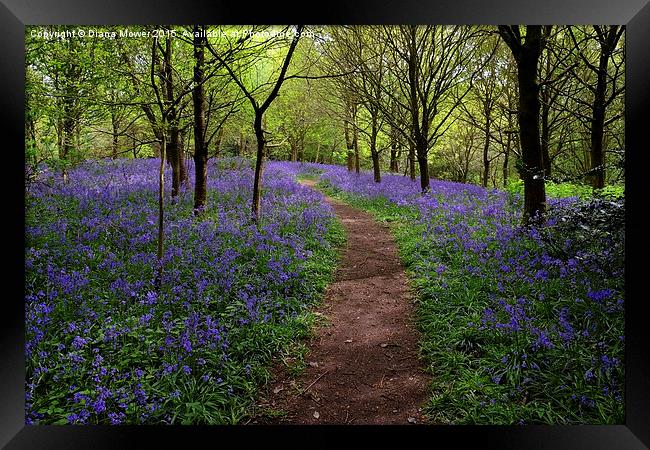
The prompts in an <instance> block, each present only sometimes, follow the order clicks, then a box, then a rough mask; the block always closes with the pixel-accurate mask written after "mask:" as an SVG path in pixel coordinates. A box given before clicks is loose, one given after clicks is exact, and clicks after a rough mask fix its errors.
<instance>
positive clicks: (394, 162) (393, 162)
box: [390, 127, 399, 173]
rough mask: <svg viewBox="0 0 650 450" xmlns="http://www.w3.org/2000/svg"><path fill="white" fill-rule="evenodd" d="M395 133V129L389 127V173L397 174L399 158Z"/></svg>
mask: <svg viewBox="0 0 650 450" xmlns="http://www.w3.org/2000/svg"><path fill="white" fill-rule="evenodd" d="M396 133H397V131H396V130H395V127H391V133H390V171H391V172H396V173H397V172H399V156H398V153H397V151H398V149H397V136H396Z"/></svg>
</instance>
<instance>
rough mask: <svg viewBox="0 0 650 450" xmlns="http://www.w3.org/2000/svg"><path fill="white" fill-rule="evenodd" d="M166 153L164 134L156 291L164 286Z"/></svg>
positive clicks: (159, 200)
mask: <svg viewBox="0 0 650 450" xmlns="http://www.w3.org/2000/svg"><path fill="white" fill-rule="evenodd" d="M165 153H166V137H165V134H164V133H163V134H162V141H161V142H160V168H159V171H158V251H157V253H156V256H157V261H158V267H157V270H156V279H155V281H154V283H155V286H156V289H160V286H161V285H162V273H163V253H164V248H165V247H164V245H165V242H164V241H165Z"/></svg>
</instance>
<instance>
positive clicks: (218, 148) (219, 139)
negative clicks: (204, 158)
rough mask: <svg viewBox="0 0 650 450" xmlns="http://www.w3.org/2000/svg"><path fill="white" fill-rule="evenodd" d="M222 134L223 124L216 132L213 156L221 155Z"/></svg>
mask: <svg viewBox="0 0 650 450" xmlns="http://www.w3.org/2000/svg"><path fill="white" fill-rule="evenodd" d="M223 134H224V127H223V125H222V126H221V128H219V131H218V132H217V140H216V142H215V144H214V157H215V158H218V157H219V156H221V144H222V143H223Z"/></svg>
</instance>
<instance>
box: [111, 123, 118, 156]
mask: <svg viewBox="0 0 650 450" xmlns="http://www.w3.org/2000/svg"><path fill="white" fill-rule="evenodd" d="M111 125H112V126H113V145H112V149H111V150H112V152H111V156H112V158H113V159H115V158H117V156H118V151H117V142H118V140H117V139H118V131H119V130H118V124H117V117H115V114H114V113H111Z"/></svg>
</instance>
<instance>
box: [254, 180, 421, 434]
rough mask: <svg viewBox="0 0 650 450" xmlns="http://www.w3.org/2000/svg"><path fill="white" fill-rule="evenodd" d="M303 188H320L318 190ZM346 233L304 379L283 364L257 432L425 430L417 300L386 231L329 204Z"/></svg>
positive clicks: (268, 391) (351, 210)
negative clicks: (269, 427)
mask: <svg viewBox="0 0 650 450" xmlns="http://www.w3.org/2000/svg"><path fill="white" fill-rule="evenodd" d="M303 184H305V185H307V186H310V187H313V186H314V182H309V181H304V182H303ZM326 201H327V202H328V203H329V204H331V205H332V207H333V208H334V211H335V213H336V215H337V216H338V217H339V219H340V220H341V222H342V223H343V225H344V227H345V230H346V232H347V243H346V246H345V248H344V249H343V250H342V254H341V261H340V264H339V266H338V268H337V271H336V274H335V280H334V282H333V283H331V284H330V285H329V286H328V288H327V290H326V292H325V297H324V300H323V305H322V306H321V307H320V308H319V309H318V313H319V314H322V315H323V316H324V317H325V320H324V321H323V322H324V324H323V325H321V326H319V327H318V328H317V329H316V330H315V337H314V338H313V339H312V340H311V342H309V351H308V353H307V355H306V357H305V361H306V369H305V370H304V371H303V372H302V373H301V374H300V375H298V376H295V375H291V374H289V373H288V372H287V370H286V367H285V366H284V365H283V364H281V365H280V366H279V367H277V368H276V369H275V370H274V373H273V377H272V379H271V381H270V382H269V383H268V384H267V386H266V388H265V391H264V392H263V394H262V397H261V399H260V404H259V406H260V407H261V409H262V410H266V411H275V412H276V413H277V412H278V411H282V412H283V413H282V415H273V414H268V413H267V414H266V415H261V416H259V417H255V418H253V419H252V420H251V421H249V422H248V423H251V424H413V423H423V421H424V419H423V417H422V415H421V408H422V406H423V404H424V402H425V401H426V394H427V385H428V376H427V375H426V374H425V373H424V372H423V370H422V369H421V364H420V361H419V360H418V354H417V343H418V332H417V329H416V327H415V324H414V309H415V307H414V304H413V299H414V295H413V294H412V293H411V291H410V289H409V286H408V280H407V277H406V275H405V273H404V269H403V267H402V266H401V264H400V261H399V257H398V254H397V249H396V246H395V242H394V240H393V237H392V235H391V234H390V231H389V229H388V227H387V226H384V225H381V224H379V223H377V222H376V221H375V220H374V219H373V218H372V217H371V216H370V215H369V214H366V213H364V212H362V211H359V210H358V209H355V208H352V207H350V206H348V205H347V204H345V203H342V202H340V201H338V200H335V199H332V198H329V197H326Z"/></svg>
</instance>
